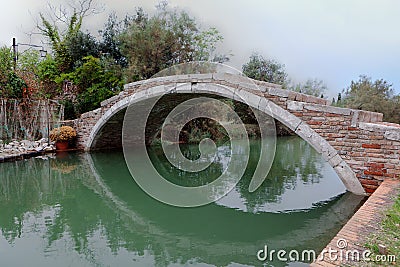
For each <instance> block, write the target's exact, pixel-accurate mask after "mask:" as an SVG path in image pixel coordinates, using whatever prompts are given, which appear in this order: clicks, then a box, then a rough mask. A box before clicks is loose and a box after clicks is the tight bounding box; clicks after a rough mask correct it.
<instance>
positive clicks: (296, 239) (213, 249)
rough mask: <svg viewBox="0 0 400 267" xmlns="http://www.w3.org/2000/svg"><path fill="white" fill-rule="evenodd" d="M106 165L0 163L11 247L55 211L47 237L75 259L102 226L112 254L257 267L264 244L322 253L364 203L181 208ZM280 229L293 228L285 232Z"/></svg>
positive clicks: (86, 159)
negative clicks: (66, 244)
mask: <svg viewBox="0 0 400 267" xmlns="http://www.w3.org/2000/svg"><path fill="white" fill-rule="evenodd" d="M121 157H122V155H121ZM108 161H109V158H108V157H107V156H105V155H103V156H102V155H101V154H94V155H89V154H80V155H73V156H71V155H70V156H67V159H57V160H50V161H43V160H39V159H32V160H28V161H26V162H18V163H15V164H14V165H11V164H4V165H1V166H0V168H2V169H1V173H2V174H4V176H2V177H0V187H1V190H0V211H1V214H2V216H1V218H0V228H1V232H2V234H3V235H4V236H5V237H6V238H7V240H9V242H13V241H12V240H15V239H18V238H19V234H20V233H21V227H22V225H23V224H24V217H25V215H26V214H28V213H36V214H39V213H40V211H41V210H43V209H44V207H53V208H54V210H56V211H57V212H55V214H56V215H55V216H56V217H55V218H52V220H50V219H48V220H49V221H52V222H51V223H49V225H48V228H47V229H46V233H43V236H45V238H46V239H48V240H47V241H48V244H49V246H51V244H52V243H54V242H55V241H57V240H59V239H60V238H61V237H62V236H63V235H64V233H65V231H68V232H69V233H70V234H69V235H70V236H71V237H72V239H73V241H74V242H75V246H74V248H75V249H76V250H77V251H78V253H80V254H86V253H90V249H87V248H86V247H85V246H88V242H87V240H86V239H87V238H88V236H89V235H90V234H92V233H93V232H96V231H98V230H99V229H102V228H100V227H104V231H105V233H106V235H107V239H108V246H110V248H111V249H112V251H118V250H119V249H120V248H125V249H126V250H127V251H128V252H131V253H138V254H139V255H143V254H144V253H145V252H146V251H150V254H152V255H154V261H155V262H156V264H157V265H159V266H164V265H168V264H169V263H176V262H182V263H185V262H189V261H193V260H194V259H198V260H200V261H201V262H205V263H209V264H213V265H217V266H226V265H228V264H229V263H231V262H237V263H243V264H254V265H258V264H259V263H258V262H257V259H256V252H257V251H258V250H259V249H262V248H263V246H264V245H265V244H268V245H269V246H270V247H271V248H284V249H296V248H297V249H299V248H304V247H315V244H320V246H321V249H322V247H323V246H324V245H325V244H324V242H322V241H323V240H325V239H326V242H327V241H328V240H329V239H330V237H331V235H333V234H334V233H336V232H337V231H338V230H339V228H340V225H341V224H343V222H344V221H346V220H347V218H348V217H349V216H351V215H352V214H353V212H354V210H355V209H356V207H357V205H358V204H359V203H360V200H361V199H360V197H357V196H355V195H352V194H346V195H344V196H342V197H340V198H337V199H335V200H333V201H330V202H329V203H326V204H324V205H321V206H319V207H315V208H314V209H311V210H309V211H308V212H307V219H305V217H304V212H301V211H299V212H294V213H284V214H279V213H277V214H269V215H268V216H266V215H265V214H249V213H245V212H242V211H238V210H235V209H231V208H226V207H222V206H218V205H215V204H212V205H208V206H206V207H202V208H196V209H180V208H174V207H170V206H166V205H163V204H160V203H158V202H156V201H155V200H153V199H151V198H150V197H148V196H147V195H146V194H144V193H143V192H142V191H141V190H140V189H139V188H138V187H137V186H135V184H134V182H133V179H131V178H130V177H129V176H125V175H124V172H123V171H122V172H120V171H119V172H118V174H119V175H120V176H121V177H117V176H119V175H114V176H113V179H115V181H114V180H111V179H110V175H107V174H110V173H114V174H115V170H116V169H118V170H120V169H123V168H124V162H123V161H122V160H121V163H120V164H119V165H117V166H116V165H114V164H108ZM10 166H12V167H10ZM125 172H126V173H127V170H126V171H125ZM107 177H108V178H107ZM132 195H134V196H135V197H134V198H132ZM281 225H286V226H289V228H290V229H292V230H291V231H289V232H284V230H282V229H281V228H280V227H278V226H281ZM233 230H235V231H233ZM255 230H256V231H255ZM330 233H331V234H330ZM41 234H42V233H41ZM88 251H89V252H88ZM87 256H89V255H87Z"/></svg>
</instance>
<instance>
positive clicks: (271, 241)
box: [85, 154, 363, 266]
mask: <svg viewBox="0 0 400 267" xmlns="http://www.w3.org/2000/svg"><path fill="white" fill-rule="evenodd" d="M85 157H86V160H87V162H88V163H89V165H90V168H91V170H92V172H93V178H94V179H95V180H96V183H93V184H91V186H90V188H91V189H92V190H93V191H95V192H96V193H97V194H100V195H103V196H105V197H106V198H105V199H107V200H106V201H107V205H109V207H110V208H111V209H114V210H118V211H121V213H119V216H121V217H120V218H121V219H122V220H123V222H124V225H125V227H126V229H127V230H128V231H130V232H131V233H135V232H137V231H146V232H147V233H149V235H150V236H151V239H152V241H153V242H154V244H159V245H160V244H165V246H163V247H162V248H160V249H161V251H158V252H157V251H154V253H156V254H158V255H170V256H173V255H174V254H175V253H176V252H177V251H180V252H181V253H180V255H178V257H177V258H176V260H178V259H179V257H182V256H183V255H185V256H186V257H187V260H191V259H193V258H200V259H203V260H205V262H206V263H210V264H215V265H217V266H226V265H227V264H229V263H231V262H238V263H243V264H256V265H257V264H259V262H257V259H256V252H257V251H258V250H259V249H262V248H263V246H264V244H268V245H269V247H271V248H278V249H279V248H284V249H288V250H290V249H296V248H305V247H314V246H315V243H320V247H321V250H322V248H323V247H324V244H323V243H322V242H321V237H324V236H325V235H326V234H327V233H329V234H328V236H329V235H330V234H331V233H336V232H337V231H338V230H339V228H340V226H341V225H342V224H343V222H345V221H347V220H348V218H349V217H350V216H351V215H352V214H353V213H354V211H355V210H356V209H357V207H358V206H359V205H360V202H361V201H362V199H363V197H361V196H357V195H354V194H351V193H346V194H345V195H344V196H341V197H338V198H337V199H336V200H335V201H332V203H330V204H327V205H326V206H320V207H316V208H315V209H312V210H310V211H307V212H308V213H311V214H313V213H315V215H311V216H309V217H311V219H309V220H307V221H304V220H303V215H302V212H303V211H299V212H293V213H284V214H274V216H272V217H270V218H269V220H268V221H264V222H262V223H261V224H257V223H256V224H254V223H252V222H251V220H252V219H254V215H253V216H249V214H245V213H243V212H238V211H237V210H234V209H229V208H222V207H220V206H217V205H209V206H208V207H207V209H206V210H204V211H203V210H200V209H194V210H192V211H190V210H188V212H187V214H185V215H184V216H182V215H181V214H180V211H179V209H175V208H173V209H172V212H171V210H170V211H169V212H170V213H169V216H170V218H171V219H170V220H169V223H165V221H163V222H164V223H163V224H162V225H156V224H153V223H149V219H150V222H152V220H151V218H152V217H154V215H155V214H156V213H157V207H154V210H153V212H149V211H147V213H148V214H141V213H140V212H137V211H135V209H134V208H132V207H130V206H129V205H128V204H127V203H126V202H124V201H123V200H121V199H120V198H119V197H118V196H117V195H115V194H114V193H113V192H112V189H111V188H110V187H109V186H108V185H107V183H105V182H104V180H103V179H102V177H101V175H99V172H98V170H97V167H96V166H98V165H102V164H96V159H94V158H93V157H92V156H91V155H89V154H87V155H86V156H85ZM133 186H136V185H133ZM304 212H305V211H304ZM210 214H211V215H216V214H218V217H219V218H222V219H223V221H213V220H214V219H216V218H213V217H212V216H210ZM216 217H217V216H216ZM241 217H242V218H241ZM248 217H250V218H248ZM179 220H184V221H185V223H186V224H188V225H190V224H192V223H193V224H194V225H207V224H211V225H212V226H213V227H214V229H218V230H221V229H224V225H225V224H228V223H229V224H230V225H231V227H232V225H235V224H236V222H239V224H237V225H235V226H233V228H236V229H241V230H242V231H241V232H240V233H231V232H229V233H224V234H226V238H227V239H226V241H225V242H222V243H221V242H220V241H217V242H213V241H215V240H213V231H211V232H208V233H207V232H204V233H203V234H201V235H197V236H194V235H193V234H191V233H190V230H189V232H188V233H187V235H180V234H177V231H181V230H182V229H177V228H176V226H174V224H175V223H176V222H177V221H179ZM199 221H204V224H202V223H199ZM243 222H247V223H246V224H242V225H240V223H243ZM288 222H292V223H293V224H298V222H302V223H300V224H298V225H297V227H295V228H294V229H293V230H292V231H290V232H287V233H278V234H277V233H276V231H275V230H274V226H277V225H282V224H287V223H288ZM179 225H181V224H179ZM188 228H190V227H188ZM206 228H207V227H206ZM246 228H252V229H263V230H262V231H260V233H259V234H258V235H257V236H254V235H252V234H248V235H246ZM268 228H270V230H269V231H268ZM207 229H208V228H207ZM265 229H267V231H265ZM208 230H209V229H208ZM200 232H201V231H200ZM238 235H239V236H240V237H241V238H242V239H243V240H241V241H233V239H232V236H238ZM246 239H247V240H246ZM322 240H323V238H322ZM308 244H309V245H308ZM317 253H318V252H317Z"/></svg>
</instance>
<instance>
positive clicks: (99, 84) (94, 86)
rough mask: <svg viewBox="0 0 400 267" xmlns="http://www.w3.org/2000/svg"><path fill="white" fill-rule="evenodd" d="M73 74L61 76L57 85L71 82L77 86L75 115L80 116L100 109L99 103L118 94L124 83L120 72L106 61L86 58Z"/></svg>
mask: <svg viewBox="0 0 400 267" xmlns="http://www.w3.org/2000/svg"><path fill="white" fill-rule="evenodd" d="M83 62H84V63H83V64H82V65H81V66H79V67H77V68H76V69H75V70H74V71H73V72H70V73H66V74H62V75H61V76H60V77H59V78H57V79H56V81H57V82H58V83H60V84H61V83H63V82H64V81H65V80H68V81H72V82H73V84H74V85H76V86H77V98H76V100H75V101H76V102H75V108H76V113H78V114H81V113H84V112H87V111H90V110H94V109H96V108H98V107H100V103H101V101H103V100H105V99H107V98H109V97H111V96H113V95H115V94H116V93H118V92H120V90H121V89H122V87H123V84H124V81H123V78H122V76H121V72H118V71H116V70H115V69H113V67H114V65H113V64H112V63H111V64H110V62H108V61H107V59H100V58H95V57H93V56H87V57H85V58H83Z"/></svg>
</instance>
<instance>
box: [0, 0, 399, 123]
mask: <svg viewBox="0 0 400 267" xmlns="http://www.w3.org/2000/svg"><path fill="white" fill-rule="evenodd" d="M79 3H81V5H80V6H78V7H72V8H71V9H68V8H62V9H60V10H58V11H57V10H55V9H50V13H46V14H42V13H41V14H39V23H38V29H39V30H40V32H41V34H42V35H43V37H44V39H45V40H43V41H46V42H47V43H49V45H50V46H51V51H49V53H48V55H47V56H46V57H44V58H42V57H40V55H39V53H38V51H35V50H34V49H28V50H26V51H21V52H20V53H19V54H18V55H14V54H13V52H12V51H11V49H10V48H9V47H1V48H0V98H51V99H58V100H60V101H62V102H63V103H64V104H65V118H66V119H72V118H75V117H76V116H78V115H79V114H81V113H83V112H86V111H89V110H93V109H96V108H98V107H99V106H100V103H101V102H102V101H103V100H105V99H107V98H109V97H111V96H113V95H115V94H117V93H119V92H120V91H121V90H122V88H123V85H124V84H125V83H128V82H132V81H137V80H141V79H147V78H150V77H152V76H153V75H155V74H156V73H158V72H159V71H160V70H163V69H165V68H168V67H170V66H172V65H175V64H179V63H185V62H190V61H209V62H211V61H217V62H225V61H228V60H229V56H227V55H226V54H222V55H221V54H216V47H217V45H218V44H219V43H220V42H221V41H222V40H223V37H222V36H221V34H220V33H219V32H218V30H217V29H215V28H212V27H211V28H208V29H201V27H200V26H199V24H198V23H197V21H196V20H195V18H193V17H191V16H190V15H189V14H188V13H187V12H185V11H182V10H180V9H170V8H169V7H168V5H167V4H166V2H161V3H160V4H159V5H158V7H157V12H155V13H154V14H152V15H149V14H147V13H146V12H144V10H143V9H142V8H137V9H136V10H135V12H134V13H133V15H128V16H126V17H125V18H124V19H122V20H119V19H118V18H117V16H116V15H115V14H110V15H109V17H108V19H107V21H106V23H105V25H104V27H103V29H102V30H100V31H99V36H98V37H96V36H95V35H93V34H91V33H88V32H84V31H83V30H82V26H83V24H84V19H85V17H86V16H88V15H89V14H88V13H90V11H92V10H94V9H93V8H92V7H91V4H92V3H93V2H92V0H82V1H80V2H79ZM15 56H18V57H17V58H18V60H17V61H15ZM205 66H208V65H205ZM210 66H211V65H210ZM242 69H243V73H244V74H245V75H247V76H248V77H250V78H253V79H257V80H261V81H266V82H271V83H276V84H280V85H282V87H283V88H287V89H289V90H294V91H297V92H301V93H305V94H309V95H314V96H317V97H324V93H325V92H326V90H327V87H326V85H325V83H324V82H323V81H322V80H319V79H309V80H307V81H306V82H304V83H298V84H292V83H291V81H290V79H289V78H288V74H287V73H286V70H285V65H283V64H281V63H279V62H277V61H275V60H271V59H268V58H264V57H263V56H262V55H260V54H257V53H254V54H252V55H251V56H250V58H249V61H248V62H247V63H245V64H244V65H243V68H242ZM197 71H199V70H198V69H197ZM210 71H213V69H212V67H209V68H208V67H206V68H205V69H203V70H201V72H210ZM173 74H179V73H173ZM333 104H334V105H337V106H342V107H350V108H355V109H364V110H370V111H376V112H382V113H384V115H385V120H388V121H392V122H400V96H399V95H395V94H394V91H393V88H392V85H391V84H389V83H388V82H387V81H384V80H382V79H381V80H376V81H372V80H371V79H370V78H368V77H366V76H360V79H359V80H358V81H352V82H351V84H350V86H349V87H348V88H346V89H345V90H344V91H343V92H342V93H340V94H339V95H338V97H337V99H333ZM238 109H240V107H238Z"/></svg>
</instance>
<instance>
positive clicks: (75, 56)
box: [37, 0, 98, 72]
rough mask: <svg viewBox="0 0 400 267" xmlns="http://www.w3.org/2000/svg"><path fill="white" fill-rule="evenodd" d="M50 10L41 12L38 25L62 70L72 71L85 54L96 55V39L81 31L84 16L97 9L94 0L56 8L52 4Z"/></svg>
mask: <svg viewBox="0 0 400 267" xmlns="http://www.w3.org/2000/svg"><path fill="white" fill-rule="evenodd" d="M49 9H50V13H49V14H47V16H46V15H44V14H43V13H40V23H38V25H37V28H38V29H39V31H40V32H41V33H42V35H44V36H45V37H46V38H47V39H48V41H49V42H50V45H51V48H52V50H53V52H54V54H55V60H56V62H57V65H58V68H59V70H60V72H68V71H72V69H73V67H74V64H75V63H76V62H77V60H80V59H82V58H83V57H85V56H89V55H93V56H97V55H98V54H97V53H98V51H97V50H98V48H97V44H96V41H95V39H94V38H93V37H92V36H91V35H90V34H88V33H86V34H85V33H83V32H82V31H81V28H82V23H83V19H84V18H85V17H86V16H88V15H90V14H93V13H96V12H97V8H96V7H95V5H94V1H93V0H80V1H78V2H74V4H72V5H70V8H65V7H63V6H61V7H60V8H58V9H57V8H55V7H53V6H51V5H49Z"/></svg>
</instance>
